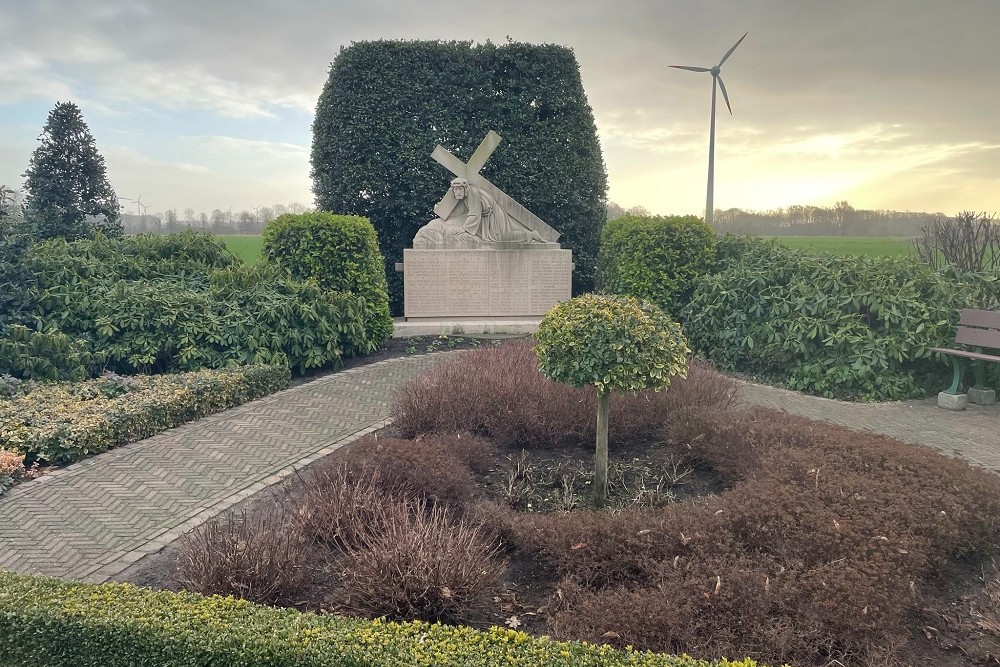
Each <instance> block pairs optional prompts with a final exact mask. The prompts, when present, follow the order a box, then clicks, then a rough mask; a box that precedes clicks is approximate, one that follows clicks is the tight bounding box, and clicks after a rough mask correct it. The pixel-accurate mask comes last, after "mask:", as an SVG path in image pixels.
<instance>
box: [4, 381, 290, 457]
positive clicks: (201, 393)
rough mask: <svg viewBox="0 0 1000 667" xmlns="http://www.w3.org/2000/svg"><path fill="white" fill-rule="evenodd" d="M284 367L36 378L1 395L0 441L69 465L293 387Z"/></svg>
mask: <svg viewBox="0 0 1000 667" xmlns="http://www.w3.org/2000/svg"><path fill="white" fill-rule="evenodd" d="M290 379H291V374H290V373H289V371H288V368H287V367H285V366H242V367H237V368H227V369H221V370H202V371H196V372H192V373H178V374H172V375H147V376H136V377H123V376H116V375H105V376H103V377H101V378H98V379H96V380H88V381H86V382H55V383H39V384H36V385H34V386H32V387H31V388H30V389H29V390H27V391H22V392H18V393H16V394H15V395H14V396H12V397H9V398H0V448H2V449H8V450H11V451H13V452H17V453H18V454H23V455H24V456H25V460H26V461H27V463H28V464H29V465H30V464H31V463H32V462H34V461H35V460H37V459H42V460H44V461H48V462H49V463H53V464H67V463H72V462H73V461H76V460H79V459H81V458H83V457H84V456H87V455H89V454H96V453H98V452H103V451H106V450H108V449H111V448H113V447H118V446H121V445H124V444H126V443H129V442H135V441H137V440H141V439H143V438H148V437H149V436H151V435H154V434H156V433H159V432H160V431H165V430H166V429H168V428H172V427H174V426H177V425H179V424H183V423H185V422H189V421H193V420H195V419H200V418H201V417H204V416H206V415H210V414H213V413H215V412H220V411H222V410H225V409H227V408H231V407H233V406H236V405H240V404H242V403H246V402H247V401H249V400H252V399H255V398H259V397H261V396H265V395H267V394H270V393H273V392H275V391H278V390H280V389H284V388H286V387H288V384H289V381H290Z"/></svg>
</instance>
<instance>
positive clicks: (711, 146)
mask: <svg viewBox="0 0 1000 667" xmlns="http://www.w3.org/2000/svg"><path fill="white" fill-rule="evenodd" d="M748 34H749V33H746V32H745V33H743V36H742V37H740V38H739V39H738V40H737V41H736V43H735V44H733V48H731V49H729V50H728V51H726V55H724V56H722V60H720V61H719V64H718V65H716V66H715V67H689V66H687V65H670V67H674V68H676V69H686V70H688V71H689V72H709V73H711V75H712V130H711V132H709V135H708V197H707V199H706V201H705V223H706V224H709V225H711V224H712V184H713V183H714V182H715V90H716V88H721V89H722V97H723V99H725V100H726V108H728V109H729V115H730V116H731V115H733V107H732V106H730V104H729V95H728V94H727V93H726V84H724V83H722V77H721V76H720V74H721V73H722V64H723V63H724V62H726V61H727V60H729V56H731V55H733V51H735V50H736V47H737V46H739V45H740V42H742V41H743V40H744V39H746V36H747V35H748ZM715 84H719V85H718V86H716V85H715Z"/></svg>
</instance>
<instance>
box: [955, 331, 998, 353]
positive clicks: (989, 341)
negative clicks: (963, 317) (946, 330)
mask: <svg viewBox="0 0 1000 667" xmlns="http://www.w3.org/2000/svg"><path fill="white" fill-rule="evenodd" d="M955 342H956V343H964V344H966V345H978V346H980V347H995V348H1000V329H974V328H972V327H958V330H957V331H956V332H955Z"/></svg>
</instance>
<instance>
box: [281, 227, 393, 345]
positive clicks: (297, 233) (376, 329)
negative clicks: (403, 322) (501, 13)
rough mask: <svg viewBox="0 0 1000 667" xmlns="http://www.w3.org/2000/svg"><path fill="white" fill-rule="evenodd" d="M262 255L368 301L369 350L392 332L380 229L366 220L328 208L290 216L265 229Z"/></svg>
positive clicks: (329, 287)
mask: <svg viewBox="0 0 1000 667" xmlns="http://www.w3.org/2000/svg"><path fill="white" fill-rule="evenodd" d="M261 256H262V257H263V258H264V260H265V261H267V262H270V263H271V264H275V265H277V266H279V267H281V268H283V269H285V270H286V271H288V272H289V273H291V274H292V276H294V277H295V278H299V279H303V280H304V279H309V278H312V279H314V280H315V281H316V282H317V283H318V284H319V286H320V287H322V288H323V289H326V290H331V291H335V292H348V293H351V294H354V295H356V296H358V297H360V298H361V299H362V300H363V301H364V322H365V336H366V339H367V340H366V346H367V349H366V350H364V351H366V352H371V351H374V350H376V349H378V347H379V346H380V345H381V344H382V343H384V342H385V341H386V339H388V338H389V336H390V335H392V316H391V315H390V314H389V295H388V287H387V285H386V279H385V271H384V269H383V259H382V253H381V252H379V246H378V238H377V236H376V234H375V228H374V227H373V226H372V223H371V222H370V221H369V220H368V219H367V218H362V217H359V216H354V215H336V214H334V213H329V212H326V211H316V212H312V213H301V214H286V215H282V216H279V217H277V218H275V219H274V220H272V221H271V222H270V223H268V225H267V227H265V229H264V244H263V247H262V249H261Z"/></svg>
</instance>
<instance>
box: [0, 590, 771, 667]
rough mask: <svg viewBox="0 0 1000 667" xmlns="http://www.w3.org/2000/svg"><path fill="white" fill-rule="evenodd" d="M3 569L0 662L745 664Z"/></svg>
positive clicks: (54, 665)
mask: <svg viewBox="0 0 1000 667" xmlns="http://www.w3.org/2000/svg"><path fill="white" fill-rule="evenodd" d="M755 664H756V663H754V662H753V661H752V660H742V661H739V662H730V661H728V660H720V661H715V660H712V661H703V660H696V659H694V658H690V657H688V656H684V655H682V656H672V655H663V654H656V653H646V652H636V651H617V650H614V649H612V648H610V647H608V646H594V645H592V644H580V643H576V642H557V641H552V640H551V639H549V638H547V637H530V636H528V635H526V634H524V633H522V632H514V631H513V630H507V629H506V628H496V627H494V628H491V629H490V630H487V631H480V630H473V629H471V628H467V627H449V626H443V625H438V624H434V625H430V624H428V623H422V622H411V623H389V622H384V621H380V620H375V621H369V620H365V619H359V618H347V617H343V616H333V615H327V616H319V615H316V614H303V613H300V612H297V611H293V610H290V609H275V608H272V607H259V606H256V605H253V604H251V603H249V602H246V601H243V600H235V599H233V598H222V597H214V596H213V597H209V598H205V597H201V596H200V595H196V594H194V593H172V592H166V591H163V592H155V591H151V590H145V589H141V588H136V587H134V586H129V585H122V584H102V585H93V584H79V583H71V582H65V581H60V580H58V579H51V578H42V577H26V576H19V575H16V574H12V573H10V572H4V571H3V570H0V667H14V665H38V667H43V666H44V667H133V666H134V665H156V666H157V667H192V666H207V665H212V666H213V667H265V666H266V667H320V666H322V667H400V666H402V665H406V666H407V667H464V666H470V667H471V666H472V665H475V666H476V667H508V666H514V667H529V666H530V667H754V666H755Z"/></svg>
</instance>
